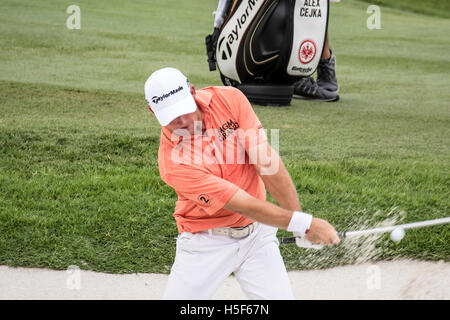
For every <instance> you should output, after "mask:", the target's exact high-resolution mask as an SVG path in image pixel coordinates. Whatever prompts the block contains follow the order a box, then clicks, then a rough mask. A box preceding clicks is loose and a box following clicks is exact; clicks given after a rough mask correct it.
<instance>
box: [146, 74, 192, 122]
mask: <svg viewBox="0 0 450 320" xmlns="http://www.w3.org/2000/svg"><path fill="white" fill-rule="evenodd" d="M144 89H145V99H146V100H147V102H148V104H149V107H150V108H151V110H152V111H153V113H154V114H155V116H156V118H157V119H158V121H159V123H160V124H161V125H162V126H166V125H168V124H169V123H170V122H171V121H172V120H174V119H175V118H177V117H179V116H182V115H184V114H188V113H191V112H194V111H195V110H197V104H196V103H195V100H194V97H192V95H191V92H190V85H189V81H188V80H187V78H186V77H185V76H184V75H183V74H182V73H181V72H180V71H179V70H177V69H174V68H163V69H159V70H157V71H155V72H154V73H152V75H151V76H150V77H149V78H148V79H147V81H146V82H145V86H144Z"/></svg>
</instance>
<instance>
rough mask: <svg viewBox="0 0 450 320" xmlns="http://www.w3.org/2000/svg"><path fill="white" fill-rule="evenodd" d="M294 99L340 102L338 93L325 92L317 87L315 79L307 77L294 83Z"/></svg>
mask: <svg viewBox="0 0 450 320" xmlns="http://www.w3.org/2000/svg"><path fill="white" fill-rule="evenodd" d="M292 97H293V98H298V99H310V100H316V101H338V100H339V95H338V94H337V93H336V92H331V91H328V90H325V89H323V88H321V87H319V86H318V85H317V82H315V81H314V79H313V78H311V77H307V78H303V79H300V80H299V81H298V82H296V83H294V94H293V95H292Z"/></svg>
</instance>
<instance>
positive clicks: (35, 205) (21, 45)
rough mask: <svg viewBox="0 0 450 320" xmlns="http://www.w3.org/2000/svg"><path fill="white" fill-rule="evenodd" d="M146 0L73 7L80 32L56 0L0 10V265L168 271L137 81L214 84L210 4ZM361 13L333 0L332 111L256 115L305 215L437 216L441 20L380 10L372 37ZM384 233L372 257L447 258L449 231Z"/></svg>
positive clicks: (448, 161) (341, 220)
mask: <svg viewBox="0 0 450 320" xmlns="http://www.w3.org/2000/svg"><path fill="white" fill-rule="evenodd" d="M149 3H150V2H149V1H137V0H136V1H128V2H126V3H125V2H120V1H95V2H92V1H79V2H78V4H79V5H80V7H81V18H82V21H81V30H68V29H67V28H66V27H65V21H66V19H67V17H68V15H67V14H66V13H65V9H66V8H67V6H68V5H70V4H72V3H71V2H69V1H67V2H64V1H63V2H61V1H33V2H29V1H2V3H1V5H0V8H1V9H2V10H0V17H1V18H0V44H1V46H0V70H1V71H2V72H1V73H0V264H7V265H11V266H19V265H20V266H27V267H32V266H33V267H35V266H38V267H50V268H55V269H65V268H67V267H68V266H69V265H78V266H79V267H80V268H83V269H90V270H96V271H105V272H117V273H121V272H168V270H169V268H170V266H171V264H172V262H173V258H174V255H175V239H174V238H175V237H176V234H177V229H176V225H175V221H174V219H173V217H172V213H173V209H174V205H175V200H176V194H175V192H174V191H173V190H172V189H171V188H170V187H168V186H166V185H165V184H164V183H163V182H162V181H161V179H160V177H159V173H158V168H157V152H158V146H159V126H158V124H157V122H156V120H155V118H154V117H153V116H152V114H151V113H150V112H149V111H148V110H147V109H146V104H145V100H144V93H143V84H144V82H145V80H146V79H147V77H148V75H149V74H150V73H151V72H152V71H154V70H155V69H157V68H160V67H163V66H173V67H177V68H179V69H181V70H182V71H183V72H185V74H187V75H188V77H189V78H190V80H191V82H192V83H194V84H195V85H196V87H198V88H199V87H203V86H207V85H219V84H220V79H219V76H218V74H217V72H209V71H208V66H207V63H206V54H205V48H204V36H205V35H206V34H208V33H210V32H211V29H212V16H211V12H212V11H213V10H214V9H215V8H214V6H215V4H214V3H213V2H207V4H205V2H204V1H200V0H197V1H189V2H183V1H182V2H180V1H175V0H173V1H167V0H161V1H151V5H149ZM366 8H367V3H362V2H359V1H349V0H346V1H343V2H341V3H339V4H333V5H332V11H331V16H330V17H331V18H330V41H331V45H332V48H333V49H334V50H335V52H336V55H337V59H338V66H337V75H338V80H339V83H340V86H341V91H340V95H341V100H340V101H339V102H337V103H313V102H305V101H298V100H294V101H293V102H292V106H290V107H282V108H274V107H261V106H254V108H255V111H256V113H257V114H258V116H259V117H260V119H261V121H262V123H263V124H264V126H265V127H266V128H267V129H269V130H270V129H279V130H280V131H279V136H280V154H281V155H282V158H283V159H284V161H285V163H286V167H287V168H288V171H289V172H290V174H291V176H292V178H293V180H294V183H295V185H296V187H297V190H298V193H299V198H300V200H301V203H302V205H303V208H304V210H305V211H307V212H310V213H313V214H314V215H316V216H318V217H321V218H324V219H327V220H329V221H330V222H331V223H332V224H333V225H335V226H336V228H337V229H341V230H345V229H348V228H351V227H357V226H358V225H360V224H361V223H363V224H369V225H372V224H373V225H374V224H376V223H378V222H380V221H383V220H386V219H389V218H391V217H392V214H391V212H392V211H394V212H400V211H403V212H404V215H403V216H402V219H401V221H402V222H413V221H419V220H426V219H434V218H440V217H444V216H448V215H449V196H450V193H449V189H450V188H449V187H450V176H449V167H450V138H449V137H450V111H449V108H448V101H450V93H449V91H448V88H449V86H450V79H449V77H448V74H449V71H450V70H449V69H450V67H449V62H450V54H449V53H448V48H449V45H450V39H449V37H448V34H449V31H450V21H449V20H448V19H442V18H436V17H433V16H428V15H420V14H415V13H409V12H407V11H400V10H398V9H391V8H386V7H383V8H382V29H381V30H368V29H367V28H366V25H365V24H366V19H367V17H368V14H367V13H366V11H365V10H366ZM430 26H432V27H430ZM269 133H270V131H269ZM286 234H287V233H286V232H284V231H280V232H279V235H280V236H282V235H286ZM387 239H388V237H387V236H383V237H381V239H380V240H379V241H378V242H377V243H376V247H377V248H378V251H377V255H374V256H373V257H371V259H373V260H378V259H394V258H397V257H408V258H416V259H424V260H440V259H443V260H445V261H449V260H450V259H449V258H450V255H449V253H450V245H449V243H450V227H449V226H448V225H447V226H438V227H431V228H424V229H420V230H410V231H407V234H406V236H405V238H404V240H403V241H402V242H400V243H399V244H398V245H393V244H392V243H390V242H389V241H388V240H387ZM341 249H342V248H341ZM335 252H337V253H335V254H332V253H331V251H330V250H328V249H327V250H325V251H322V252H316V253H314V254H311V253H308V252H307V251H305V250H303V249H298V248H295V247H293V246H283V247H282V254H283V256H284V258H285V261H286V265H287V266H288V268H289V269H307V268H312V267H320V268H323V267H330V266H333V265H337V264H344V263H350V262H351V261H348V260H349V259H344V258H342V257H341V256H340V255H345V252H344V253H343V252H342V250H336V251H335ZM305 256H308V257H310V258H312V259H310V260H308V261H311V262H308V263H307V264H305V263H304V257H305ZM313 260H314V261H313ZM302 261H303V262H302Z"/></svg>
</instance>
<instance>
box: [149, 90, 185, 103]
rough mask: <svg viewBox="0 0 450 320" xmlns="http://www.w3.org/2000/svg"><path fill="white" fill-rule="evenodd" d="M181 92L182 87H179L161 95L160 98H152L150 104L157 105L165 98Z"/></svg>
mask: <svg viewBox="0 0 450 320" xmlns="http://www.w3.org/2000/svg"><path fill="white" fill-rule="evenodd" d="M181 90H183V87H181V86H180V87H178V88H176V89H174V90H172V91H170V92H169V93H166V94H163V95H162V96H160V97H157V96H154V97H152V102H153V103H155V104H157V103H158V102H160V101H162V100H164V99H165V98H167V97H170V96H171V95H173V94H175V93H177V92H178V91H181Z"/></svg>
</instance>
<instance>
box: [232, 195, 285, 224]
mask: <svg viewBox="0 0 450 320" xmlns="http://www.w3.org/2000/svg"><path fill="white" fill-rule="evenodd" d="M225 209H227V210H231V211H235V212H239V213H240V214H242V215H243V216H244V217H246V218H249V219H251V220H254V221H258V222H261V223H264V224H267V225H270V226H274V227H277V228H281V229H287V227H288V225H289V222H290V221H291V218H292V214H293V210H287V209H283V208H280V207H278V206H276V205H274V204H273V203H270V202H267V201H263V200H259V199H257V198H254V197H252V196H250V195H248V194H247V193H246V192H245V191H243V190H239V191H238V192H237V193H236V195H235V196H234V197H233V198H231V199H230V201H228V203H227V204H226V205H225Z"/></svg>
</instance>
